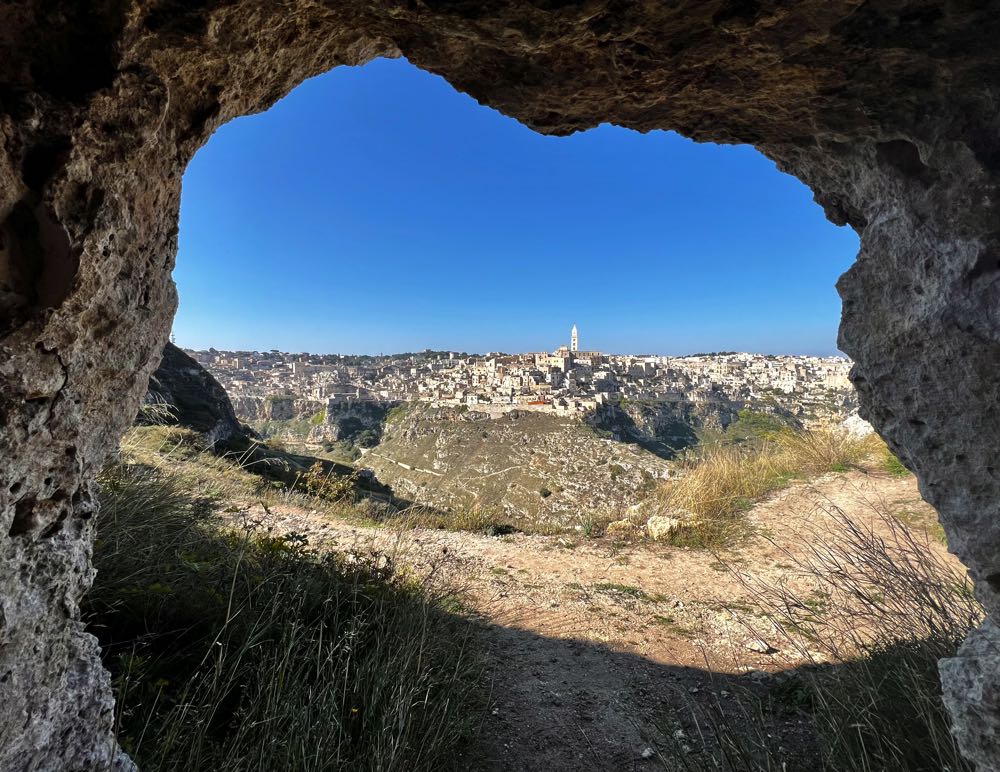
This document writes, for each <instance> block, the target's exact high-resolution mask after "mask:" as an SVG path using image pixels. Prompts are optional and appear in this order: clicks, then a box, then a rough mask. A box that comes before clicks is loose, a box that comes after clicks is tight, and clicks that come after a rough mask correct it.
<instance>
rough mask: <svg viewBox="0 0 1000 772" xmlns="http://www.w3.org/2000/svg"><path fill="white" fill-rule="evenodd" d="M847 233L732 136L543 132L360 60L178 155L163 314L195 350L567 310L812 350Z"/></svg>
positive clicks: (672, 339)
mask: <svg viewBox="0 0 1000 772" xmlns="http://www.w3.org/2000/svg"><path fill="white" fill-rule="evenodd" d="M857 250H858V238H857V235H856V234H855V233H854V232H853V231H852V230H850V229H849V228H843V227H837V226H835V225H833V224H832V223H830V222H829V221H828V220H826V218H825V217H824V214H823V211H822V209H821V208H820V207H819V206H818V205H817V204H816V203H815V202H814V201H813V200H812V194H811V192H810V191H809V189H808V188H807V187H806V186H805V185H803V184H802V183H801V182H799V181H798V180H796V179H795V178H793V177H791V176H789V175H786V174H782V173H781V172H779V171H778V170H777V168H776V167H775V165H774V163H773V162H771V161H770V160H768V159H767V158H765V157H764V156H763V155H761V154H760V153H759V152H757V151H756V150H754V149H753V148H751V147H749V146H745V145H714V144H710V143H705V144H698V143H696V142H693V141H691V140H688V139H685V138H683V137H681V136H679V135H677V134H674V133H671V132H663V131H654V132H650V133H648V134H640V133H638V132H635V131H630V130H627V129H623V128H618V127H614V126H610V125H602V126H599V127H597V128H594V129H591V130H589V131H585V132H578V133H576V134H573V135H571V136H568V137H551V136H543V135H541V134H537V133H535V132H533V131H531V130H530V129H528V128H526V127H524V126H523V125H521V124H519V123H518V122H516V121H514V120H512V119H510V118H507V117H505V116H503V115H502V114H500V113H499V112H497V111H495V110H492V109H490V108H487V107H483V106H481V105H479V104H477V103H476V101H475V100H473V99H471V98H470V97H469V96H467V95H465V94H461V93H459V92H457V91H456V90H455V89H454V88H452V87H451V86H450V85H449V84H448V83H446V82H445V81H444V80H443V79H442V78H440V77H438V76H435V75H431V74H429V73H426V72H424V71H421V70H419V69H417V68H416V67H414V66H413V65H411V64H409V63H408V62H407V61H406V60H405V59H396V60H386V59H378V60H375V61H373V62H370V63H369V64H366V65H364V66H362V67H346V66H345V67H338V68H336V69H334V70H332V71H330V72H328V73H326V74H324V75H321V76H318V77H316V78H313V79H311V80H308V81H306V82H305V83H303V84H302V85H300V86H299V87H298V88H296V89H295V90H294V91H292V92H291V93H290V94H289V95H288V96H287V97H285V98H284V99H282V100H280V101H279V102H278V103H277V104H275V105H274V106H273V107H272V108H271V109H270V110H268V111H267V112H266V113H262V114H258V115H253V116H247V117H244V118H240V119H238V120H235V121H232V122H230V123H228V124H226V125H224V126H222V127H221V128H220V129H219V130H218V131H217V132H216V133H215V135H214V136H213V137H212V138H211V139H210V140H209V142H208V143H207V144H206V146H205V147H204V148H202V149H201V150H200V151H199V152H198V153H197V154H196V156H195V158H194V159H193V160H192V161H191V163H190V164H189V166H188V169H187V171H186V173H185V175H184V179H183V186H182V198H181V218H180V231H179V236H178V254H177V264H176V268H175V271H174V279H175V281H176V283H177V286H178V291H179V297H180V305H179V309H178V313H177V317H176V319H175V323H174V332H175V333H176V335H177V338H178V340H180V341H181V342H182V344H183V345H185V346H188V347H192V348H202V349H204V348H207V347H208V346H209V345H210V344H212V343H215V344H219V345H222V346H223V347H224V348H226V349H228V350H237V349H244V350H249V348H250V346H251V345H262V346H264V347H265V349H264V350H270V349H272V348H277V349H285V350H288V349H293V348H301V349H303V350H319V351H346V350H356V351H366V352H378V351H383V352H384V351H391V350H397V351H413V350H421V349H423V348H427V347H429V348H433V349H445V348H452V347H453V348H454V349H456V350H465V351H473V350H475V351H497V350H509V351H517V350H522V351H523V350H531V349H534V348H535V347H537V346H538V344H539V343H544V342H546V341H558V340H562V339H563V338H564V337H565V336H567V335H568V330H569V325H570V324H572V323H573V322H576V324H578V325H579V326H580V329H581V334H582V336H583V339H584V341H585V343H584V344H583V345H584V346H585V347H588V348H590V347H592V348H594V349H596V350H604V351H622V350H628V349H631V350H640V351H663V352H664V354H663V355H666V356H676V355H678V353H671V352H686V351H717V350H745V351H761V352H779V351H781V352H783V351H796V352H802V355H811V356H831V355H836V354H837V353H839V352H838V349H837V327H838V324H839V319H840V312H841V304H840V299H839V297H838V296H837V292H836V290H835V287H834V285H835V283H836V280H837V277H838V276H839V275H840V274H841V273H842V272H843V271H845V270H846V269H847V268H849V267H850V265H851V263H852V262H853V261H854V258H855V255H856V253H857ZM554 320H566V321H567V322H568V323H567V324H565V330H564V329H563V326H564V325H563V322H562V321H559V322H558V323H556V322H555V321H554ZM539 350H541V349H539Z"/></svg>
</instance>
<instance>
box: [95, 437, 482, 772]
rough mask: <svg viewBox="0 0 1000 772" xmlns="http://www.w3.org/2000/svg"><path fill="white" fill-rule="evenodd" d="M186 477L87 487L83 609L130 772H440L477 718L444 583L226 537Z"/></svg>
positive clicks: (111, 479) (464, 648) (162, 472)
mask: <svg viewBox="0 0 1000 772" xmlns="http://www.w3.org/2000/svg"><path fill="white" fill-rule="evenodd" d="M198 458H200V456H199V457H198ZM203 460H207V459H203ZM174 471H177V474H176V475H175V474H173V472H174ZM218 472H219V470H212V471H211V474H212V475H214V474H216V473H218ZM192 482H195V484H197V482H196V481H195V478H192V477H191V474H190V470H185V469H177V470H172V469H170V468H169V467H168V466H166V465H161V466H160V467H152V466H149V465H145V464H135V463H115V464H112V465H111V466H109V468H108V469H107V470H106V471H105V472H104V474H103V475H102V478H101V484H102V488H103V491H102V497H101V498H102V507H101V513H100V517H99V519H98V522H97V540H96V543H95V545H94V565H95V567H96V568H97V569H98V573H97V578H96V581H95V583H94V586H93V589H92V591H91V592H90V593H89V594H88V596H87V599H86V605H85V607H84V609H83V611H84V616H85V619H86V620H87V622H88V625H89V629H90V631H91V632H93V633H94V634H95V635H97V636H98V637H99V639H100V640H101V644H102V653H103V657H104V662H105V665H106V666H107V668H108V669H109V670H110V671H111V673H112V676H113V684H114V690H115V697H116V711H117V713H116V722H117V726H116V729H117V734H118V739H119V741H120V742H121V743H122V745H123V747H124V748H125V749H126V750H127V751H128V752H129V753H130V754H131V755H132V757H133V758H134V759H135V760H136V761H137V762H138V763H139V764H140V766H141V768H142V769H146V770H162V771H164V772H166V771H167V770H169V771H170V772H175V771H177V772H180V771H181V770H184V771H185V772H187V771H190V772H196V771H197V770H212V772H227V771H228V770H231V771H232V772H236V771H237V770H240V772H244V771H246V770H256V771H259V772H269V771H270V770H277V769H295V770H315V771H317V772H318V771H320V770H340V769H351V770H359V771H360V770H379V771H380V772H382V771H383V770H399V771H400V772H409V770H428V771H429V770H438V769H442V768H446V767H447V766H448V765H449V764H450V763H451V760H452V759H453V758H454V756H455V753H456V749H457V748H458V747H459V746H460V744H461V743H462V742H464V740H465V738H466V737H467V736H469V733H470V732H471V731H472V730H473V725H474V723H475V722H476V720H477V718H476V717H477V715H481V711H482V710H483V705H481V704H480V701H481V698H480V696H479V695H480V692H481V689H480V685H479V683H478V679H479V676H480V665H479V661H478V658H477V656H476V654H475V647H474V646H473V645H472V644H473V642H474V640H475V637H474V635H473V628H472V627H471V625H470V623H469V622H468V621H467V620H465V619H462V618H459V617H455V616H452V615H450V614H448V613H446V611H445V610H446V609H447V608H449V600H451V596H450V595H449V594H448V593H447V588H434V587H430V586H427V585H425V584H421V585H417V584H416V583H415V582H414V581H413V580H412V579H411V578H408V577H407V576H406V575H402V574H401V573H399V572H397V571H396V570H395V566H394V562H393V560H392V557H391V556H389V555H385V554H379V553H372V554H351V555H346V556H342V555H334V554H321V553H318V552H316V551H313V550H312V549H310V548H309V546H308V544H307V542H306V540H305V538H304V537H299V536H296V535H294V534H290V535H287V536H285V537H280V538H275V537H273V536H270V535H268V534H266V533H263V532H261V531H260V530H259V529H257V528H256V527H255V526H253V525H252V524H247V526H246V527H245V528H244V529H242V530H233V529H232V528H223V527H222V525H221V519H219V518H217V516H216V513H215V507H216V506H217V504H218V502H217V501H215V500H214V499H209V498H205V497H204V496H203V495H201V491H200V489H199V488H197V487H195V488H192V487H190V485H191V484H192ZM234 484H236V485H237V486H238V487H240V488H242V485H243V482H242V481H239V480H238V481H237V482H236V483H234Z"/></svg>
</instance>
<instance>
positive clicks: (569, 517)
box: [360, 403, 670, 526]
mask: <svg viewBox="0 0 1000 772" xmlns="http://www.w3.org/2000/svg"><path fill="white" fill-rule="evenodd" d="M360 463H362V464H364V465H365V466H368V467H371V468H372V469H374V470H375V473H376V475H377V476H378V478H379V479H380V480H382V481H383V482H385V483H388V484H389V485H391V486H392V488H393V490H394V491H395V492H396V494H397V495H399V496H402V497H404V498H407V499H410V500H413V501H416V502H420V503H423V504H428V505H431V506H435V507H438V508H441V509H445V510H450V509H461V508H465V509H468V508H481V509H485V510H490V511H494V510H495V511H497V512H502V513H504V514H505V515H507V516H508V517H510V518H512V519H515V520H521V519H529V520H533V521H536V522H539V523H552V524H553V525H559V526H566V525H572V524H579V523H582V522H584V521H585V520H586V519H587V518H588V517H591V516H593V515H595V514H598V513H600V514H602V515H605V514H613V513H614V512H616V511H624V510H626V509H627V508H628V507H629V506H632V505H634V504H636V503H637V502H638V501H640V500H642V499H643V498H644V497H645V496H646V495H648V494H649V493H650V492H651V491H652V490H653V488H654V487H655V485H656V481H657V480H658V479H662V478H665V477H667V476H669V474H670V468H669V465H668V463H667V462H666V461H665V460H664V459H663V458H660V457H659V456H657V455H655V454H654V453H651V452H650V451H648V450H646V449H644V448H642V447H640V446H639V445H636V444H630V443H625V442H619V441H616V440H614V439H611V438H609V437H606V436H601V435H600V434H598V433H596V432H595V431H594V430H593V429H591V428H590V427H589V426H587V425H586V424H584V423H583V422H581V421H580V420H578V419H575V418H570V417H560V416H555V415H552V414H545V413H534V412H527V411H511V412H508V413H505V414H502V415H498V416H496V417H493V416H491V415H490V414H488V413H485V412H478V411H475V410H472V409H463V408H435V407H431V406H430V405H425V404H419V403H417V404H410V405H408V406H407V407H406V408H404V409H400V410H398V411H397V412H396V413H395V414H394V415H393V416H392V417H391V418H390V420H389V421H388V422H387V424H386V427H385V432H384V435H383V439H382V442H381V443H380V444H379V445H378V446H376V447H375V448H373V449H371V450H368V451H366V452H365V455H364V458H363V460H362V461H361V462H360Z"/></svg>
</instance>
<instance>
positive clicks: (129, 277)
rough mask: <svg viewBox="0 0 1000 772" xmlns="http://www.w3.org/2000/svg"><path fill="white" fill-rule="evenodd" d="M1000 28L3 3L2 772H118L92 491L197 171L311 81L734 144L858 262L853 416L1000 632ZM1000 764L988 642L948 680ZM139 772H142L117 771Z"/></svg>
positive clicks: (772, 1)
mask: <svg viewBox="0 0 1000 772" xmlns="http://www.w3.org/2000/svg"><path fill="white" fill-rule="evenodd" d="M997 40H1000V8H998V7H997V5H996V4H995V3H993V2H975V1H974V0H940V1H938V2H921V1H920V0H796V1H795V2H792V0H783V1H780V0H658V1H657V2H652V1H646V0H636V1H631V0H630V1H629V2H625V1H624V0H588V1H587V2H584V3H579V4H577V3H566V2H562V1H561V0H488V1H487V2H479V3H477V2H470V1H469V0H382V1H380V2H361V1H360V0H285V1H284V2H280V3H279V2H272V1H271V0H196V1H195V2H186V3H182V2H177V1H176V0H97V1H96V2H93V3H79V2H75V1H71V0H62V1H59V0H56V2H44V3H43V2H40V0H23V1H22V2H17V3H8V4H5V5H3V6H0V379H2V392H0V458H2V463H0V513H2V518H3V519H2V528H3V530H2V537H0V538H2V540H3V563H2V566H0V767H2V768H3V769H11V770H16V769H28V768H30V769H36V770H43V769H91V768H100V767H102V766H103V765H105V764H108V763H113V760H114V759H115V757H116V750H115V744H114V740H113V738H112V736H111V726H112V703H111V696H110V691H109V685H108V683H107V677H106V674H105V673H104V672H103V670H102V668H101V665H100V661H99V659H98V652H97V649H96V644H95V642H94V641H93V640H92V639H91V638H90V637H89V636H87V635H85V634H84V633H83V631H82V629H81V624H80V622H79V619H78V616H79V615H78V609H77V601H78V599H79V598H80V596H81V594H82V593H84V592H85V591H86V589H87V587H88V586H89V583H90V579H91V569H90V566H89V554H90V542H91V538H92V531H91V519H92V517H93V515H94V513H95V505H94V486H93V482H92V478H93V475H94V472H95V470H96V468H97V467H98V465H99V464H101V462H102V460H103V459H104V457H105V455H106V454H107V452H108V451H109V450H110V449H111V448H112V447H113V446H114V444H115V442H116V440H117V437H118V436H119V435H120V433H121V432H122V430H123V429H124V428H125V427H126V425H127V424H128V423H129V422H130V420H131V418H132V416H133V415H134V413H135V410H136V408H137V405H138V403H139V399H140V397H141V394H142V392H143V390H144V389H145V386H146V380H147V378H148V376H149V374H150V372H151V370H152V369H153V368H154V367H155V365H156V360H157V359H158V354H159V352H160V351H161V350H162V347H163V344H164V342H165V340H166V336H167V334H168V331H169V328H170V320H171V317H172V314H173V312H174V309H175V305H176V297H175V292H174V288H173V284H172V282H171V279H170V271H171V268H172V265H173V259H174V254H175V251H176V234H177V213H178V202H179V193H180V180H181V174H182V173H183V170H184V167H185V164H186V163H187V161H188V160H189V159H190V158H191V156H192V155H193V154H194V152H195V151H196V149H197V148H198V147H199V146H200V145H201V144H202V143H203V142H204V141H205V140H206V139H207V138H208V136H209V135H210V133H211V132H212V131H213V130H214V129H215V128H216V127H217V126H219V125H220V124H221V123H223V122H224V121H226V120H229V119H231V118H233V117H235V116H238V115H241V114H245V113H249V112H254V111H259V110H262V109H265V108H266V107H268V106H269V105H270V104H271V103H273V102H274V101H275V100H276V99H278V98H279V97H281V96H282V95H283V94H285V93H287V92H288V91H289V90H290V89H291V88H293V87H294V86H295V85H296V84H297V83H299V82H300V81H302V80H303V79H304V78H307V77H309V76H311V75H314V74H317V73H320V72H323V71H325V70H328V69H330V68H332V67H334V66H337V65H341V64H358V63H362V62H365V61H367V60H369V59H371V58H373V57H375V56H380V55H385V56H396V55H400V54H404V55H406V56H407V57H409V58H410V60H411V61H413V62H414V63H415V64H417V65H418V66H420V67H423V68H425V69H428V70H430V71H433V72H436V73H439V74H441V75H443V76H444V77H445V78H447V79H448V80H449V81H450V82H451V83H452V84H453V85H454V86H455V87H456V88H459V89H461V90H463V91H466V92H468V93H470V94H471V95H473V96H474V97H476V98H477V99H479V100H480V101H482V102H484V103H487V104H489V105H492V106H493V107H496V108H497V109H499V110H501V111H503V112H505V113H506V114H508V115H511V116H513V117H515V118H517V119H518V120H520V121H522V122H523V123H525V124H527V125H528V126H530V127H532V128H534V129H536V130H538V131H542V132H550V133H557V134H558V133H567V132H571V131H574V130H577V129H583V128H587V127H590V126H593V125H595V124H597V123H598V122H602V121H610V122H614V123H617V124H620V125H623V126H628V127H632V128H636V129H639V130H649V129H654V128H664V129H675V130H677V131H679V132H681V133H683V134H685V135H687V136H690V137H693V138H695V139H698V140H712V141H719V142H746V143H751V144H753V145H755V146H756V147H757V148H758V149H760V150H761V151H762V152H763V153H765V154H766V155H768V156H769V157H770V158H772V159H774V160H775V161H776V162H777V163H778V165H779V166H780V167H781V168H782V169H784V170H786V171H788V172H790V173H792V174H794V175H796V176H798V177H799V178H800V179H802V180H803V181H804V182H806V183H807V184H808V185H809V186H810V187H811V188H812V189H813V191H814V192H815V195H816V199H817V201H818V202H819V203H820V204H822V206H823V207H824V209H825V211H826V213H827V215H828V216H829V218H830V219H831V220H833V221H834V222H837V223H846V224H849V225H851V226H852V227H854V228H855V229H856V230H857V231H858V232H859V233H860V234H861V239H862V246H861V252H860V254H859V255H858V259H857V262H856V264H855V265H854V267H853V268H852V269H851V270H850V271H849V272H848V273H847V274H845V275H844V277H843V278H842V279H841V281H840V284H839V289H840V292H841V295H842V297H843V300H844V316H843V322H842V326H841V333H840V340H841V347H842V348H843V349H844V350H845V351H847V352H848V353H849V354H850V355H851V356H852V357H853V358H854V360H855V361H856V363H857V365H856V367H855V370H854V374H853V378H854V381H855V384H856V385H857V387H858V390H859V392H860V395H861V402H862V405H863V411H864V413H865V415H866V416H867V417H868V418H869V419H870V420H871V421H872V423H873V424H874V425H875V426H876V427H877V428H878V430H879V431H880V432H881V433H882V434H883V436H884V437H886V439H887V440H888V441H889V442H890V445H891V446H892V448H893V449H894V450H895V451H896V452H897V453H898V454H899V455H900V456H901V457H902V458H903V459H904V461H905V462H906V464H907V465H908V466H910V467H911V468H912V469H913V470H914V471H915V472H916V473H917V475H918V476H919V479H920V483H921V487H922V490H923V492H924V495H925V496H926V497H927V499H928V500H929V501H930V502H931V503H932V504H934V505H935V506H936V507H937V508H938V510H939V512H940V513H941V518H942V522H943V523H944V525H945V528H946V530H947V533H948V536H949V540H950V544H951V545H952V548H953V549H954V550H955V551H956V552H957V553H958V554H959V555H960V556H961V558H962V559H963V560H964V561H965V562H966V564H967V565H968V566H969V568H970V570H971V571H972V573H973V575H974V577H975V579H976V585H977V592H978V594H979V596H980V597H981V598H982V600H983V601H984V602H985V603H986V605H987V607H988V608H989V610H990V611H991V613H992V614H993V619H997V618H998V617H997V615H998V614H1000V512H998V507H1000V461H998V459H997V458H996V449H995V446H996V440H997V438H998V437H1000V410H998V404H1000V371H998V364H1000V218H998V214H1000V212H998V204H1000V189H998V183H1000V118H998V110H997V106H998V97H1000V94H998V91H1000V61H998V60H1000V56H998V46H997V42H996V41H997ZM942 678H943V684H944V690H945V696H946V700H947V702H948V705H949V707H950V709H951V711H952V713H953V715H954V716H955V718H956V720H957V731H958V734H959V737H960V740H961V743H962V747H963V749H964V751H965V752H966V753H967V754H968V755H969V756H970V757H971V758H974V759H975V760H976V761H977V762H978V763H979V764H980V766H981V767H982V768H983V769H997V768H1000V696H998V695H1000V632H998V631H997V628H996V627H995V626H994V623H993V622H987V623H986V625H985V626H984V627H983V628H982V629H981V630H980V631H979V632H978V633H976V634H975V635H974V636H973V637H972V639H970V641H968V642H967V643H966V645H965V647H964V648H963V650H962V652H961V654H959V656H957V657H956V658H954V659H951V660H947V661H945V662H944V663H943V666H942ZM120 763H122V764H127V761H124V760H123V761H121V762H120Z"/></svg>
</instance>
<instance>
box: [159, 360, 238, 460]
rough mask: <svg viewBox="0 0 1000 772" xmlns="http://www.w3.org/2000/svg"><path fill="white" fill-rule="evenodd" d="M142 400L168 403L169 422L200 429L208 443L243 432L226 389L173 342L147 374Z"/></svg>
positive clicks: (220, 440)
mask: <svg viewBox="0 0 1000 772" xmlns="http://www.w3.org/2000/svg"><path fill="white" fill-rule="evenodd" d="M143 402H144V403H145V404H147V405H157V404H159V405H166V406H168V408H169V409H170V413H171V416H172V421H170V422H174V423H178V424H180V425H181V426H185V427H187V428H189V429H194V430H195V431H197V432H201V433H202V434H203V435H204V436H205V439H206V441H207V442H208V444H209V445H215V444H216V443H225V442H226V441H227V440H231V439H233V438H235V437H243V436H244V434H245V429H244V428H243V427H242V426H241V425H240V422H239V421H238V420H237V419H236V413H235V412H233V405H232V403H231V402H230V401H229V395H228V394H227V393H226V390H225V389H224V388H222V385H221V384H220V383H219V382H218V381H217V380H215V378H214V377H213V376H212V374H211V373H210V372H208V370H206V369H205V368H204V367H202V366H201V365H200V364H198V363H197V362H196V361H194V360H193V359H192V358H191V357H189V356H188V355H187V354H185V353H184V352H183V351H181V350H180V349H179V348H177V346H175V345H174V344H173V343H168V344H167V345H166V347H165V348H164V349H163V359H162V360H161V361H160V366H159V367H157V368H156V371H155V372H154V373H153V374H152V376H150V379H149V390H148V391H147V392H146V396H145V397H144V398H143ZM141 418H142V414H141V413H140V420H141Z"/></svg>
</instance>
